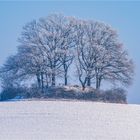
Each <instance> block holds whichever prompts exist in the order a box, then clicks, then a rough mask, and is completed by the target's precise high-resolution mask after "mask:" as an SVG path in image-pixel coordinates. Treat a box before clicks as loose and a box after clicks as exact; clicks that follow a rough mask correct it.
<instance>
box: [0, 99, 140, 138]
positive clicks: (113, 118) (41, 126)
mask: <svg viewBox="0 0 140 140" xmlns="http://www.w3.org/2000/svg"><path fill="white" fill-rule="evenodd" d="M139 139H140V106H139V105H125V104H109V103H95V102H80V101H75V102H74V101H18V102H0V140H139Z"/></svg>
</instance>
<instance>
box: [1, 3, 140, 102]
mask: <svg viewBox="0 0 140 140" xmlns="http://www.w3.org/2000/svg"><path fill="white" fill-rule="evenodd" d="M51 13H62V14H64V15H66V16H75V17H79V18H83V19H93V20H99V21H104V22H106V23H108V24H110V25H111V26H112V27H113V28H115V29H116V30H117V31H118V34H119V38H120V40H121V42H123V44H124V47H125V48H126V49H127V50H128V53H129V55H130V57H131V58H132V59H133V61H134V63H135V77H134V82H133V85H132V86H131V87H129V88H128V102H129V103H140V93H139V92H140V84H139V81H140V63H139V60H140V2H138V1H137V2H131V1H126V2H125V1H123V2H121V1H118V2H115V1H114V2H113V1H112V2H111V1H108V2H105V1H104V2H101V1H100V2H96V1H77V2H74V1H52V2H51V1H50V2H49V1H48V2H47V1H46V2H45V1H42V2H37V1H36V2H33V1H30V2H27V1H24V2H8V1H7V2H0V65H2V64H3V63H4V61H5V60H6V57H7V56H9V55H11V54H14V53H15V52H16V46H17V45H18V42H17V38H18V37H19V36H20V33H21V31H22V27H23V26H24V25H25V24H26V23H27V22H30V21H31V20H33V19H38V18H40V17H45V16H47V15H48V14H51Z"/></svg>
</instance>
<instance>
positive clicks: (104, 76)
mask: <svg viewBox="0 0 140 140" xmlns="http://www.w3.org/2000/svg"><path fill="white" fill-rule="evenodd" d="M18 42H19V45H18V46H17V53H16V54H15V55H12V56H9V57H8V58H7V61H6V62H5V63H4V64H3V66H1V68H0V78H1V82H2V86H3V88H5V87H7V86H16V85H19V84H20V85H22V84H24V81H28V83H30V82H32V80H31V79H34V80H33V82H35V83H36V84H37V87H38V88H39V89H41V90H42V92H43V91H44V89H45V88H47V87H49V86H56V80H57V79H58V78H59V76H61V77H63V79H64V80H63V81H64V85H67V84H68V83H69V82H68V80H69V79H68V76H69V69H70V67H71V66H73V71H72V72H73V73H75V74H76V77H77V79H78V80H79V82H80V84H81V86H82V89H83V90H84V89H85V87H86V86H93V85H94V86H95V88H96V89H100V87H101V84H102V83H103V82H105V81H109V82H110V83H111V84H114V83H115V84H122V85H124V86H128V85H130V84H131V83H132V78H133V73H134V66H133V62H132V59H130V58H129V56H128V53H127V51H126V49H125V48H124V46H123V44H122V43H121V42H120V41H119V38H118V34H117V31H116V30H114V29H113V28H112V27H111V26H110V25H108V24H106V23H103V22H99V21H93V20H82V19H78V18H75V17H66V16H64V15H61V14H52V15H49V16H47V17H45V18H40V19H39V20H33V21H31V22H29V23H27V24H26V25H25V26H24V27H23V30H22V32H21V35H20V37H19V38H18ZM72 72H71V73H72ZM70 75H72V74H70Z"/></svg>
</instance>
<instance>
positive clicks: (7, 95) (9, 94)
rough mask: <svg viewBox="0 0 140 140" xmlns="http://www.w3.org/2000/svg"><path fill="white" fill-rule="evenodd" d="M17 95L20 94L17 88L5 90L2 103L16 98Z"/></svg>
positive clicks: (2, 93) (2, 94)
mask: <svg viewBox="0 0 140 140" xmlns="http://www.w3.org/2000/svg"><path fill="white" fill-rule="evenodd" d="M17 94H18V91H17V89H16V88H12V87H10V88H6V89H3V90H2V92H1V101H4V100H8V99H12V98H14V97H16V96H17Z"/></svg>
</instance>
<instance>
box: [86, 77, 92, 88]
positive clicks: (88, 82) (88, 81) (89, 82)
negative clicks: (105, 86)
mask: <svg viewBox="0 0 140 140" xmlns="http://www.w3.org/2000/svg"><path fill="white" fill-rule="evenodd" d="M87 86H89V87H90V86H91V79H90V77H88V78H87Z"/></svg>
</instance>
